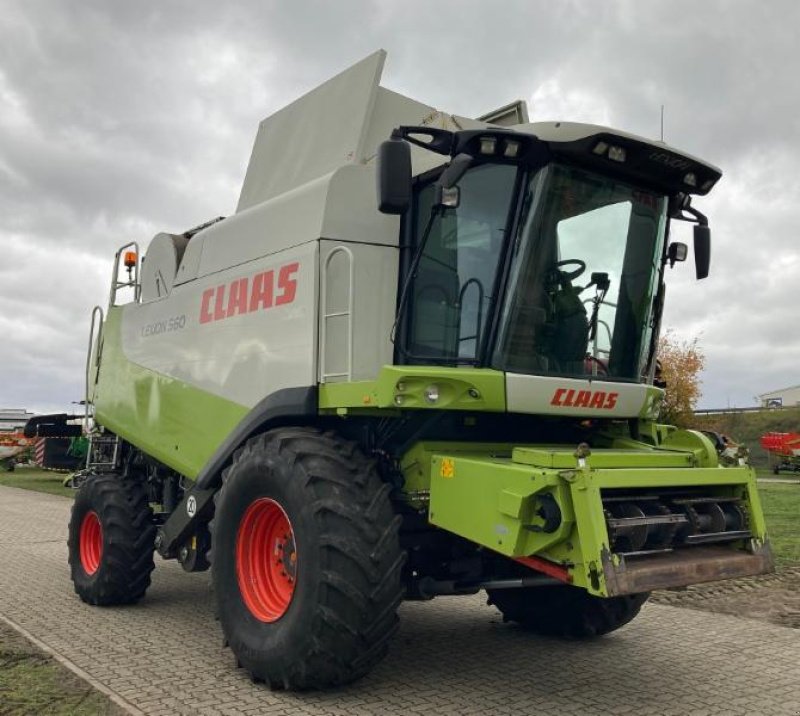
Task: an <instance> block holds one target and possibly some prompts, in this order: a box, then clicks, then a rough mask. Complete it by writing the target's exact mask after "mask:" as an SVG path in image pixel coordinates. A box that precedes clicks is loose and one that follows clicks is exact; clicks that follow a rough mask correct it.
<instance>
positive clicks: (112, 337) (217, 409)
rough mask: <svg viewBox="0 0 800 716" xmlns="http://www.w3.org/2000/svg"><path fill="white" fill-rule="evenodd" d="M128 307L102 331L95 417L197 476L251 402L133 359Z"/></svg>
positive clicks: (116, 312)
mask: <svg viewBox="0 0 800 716" xmlns="http://www.w3.org/2000/svg"><path fill="white" fill-rule="evenodd" d="M123 310H124V309H123V308H112V309H111V310H110V311H109V314H108V317H107V318H106V322H105V327H104V332H103V349H102V351H103V352H102V362H101V364H100V373H99V379H98V383H97V387H96V389H95V420H96V421H97V422H98V423H99V424H100V425H103V426H104V427H106V428H108V429H109V430H112V431H113V432H115V433H117V434H118V435H120V436H122V437H123V438H125V439H126V440H128V441H129V442H131V443H133V444H134V445H136V446H137V447H139V448H141V449H142V450H144V451H145V452H146V453H148V454H149V455H152V456H153V457H155V458H156V459H158V460H160V461H161V462H163V463H164V464H166V465H169V466H170V467H172V468H173V469H175V470H177V471H178V472H180V473H181V474H183V475H186V476H188V477H191V478H194V477H195V476H196V475H197V473H198V472H199V471H200V469H201V468H202V466H203V465H204V464H205V463H206V462H207V461H208V459H209V458H210V457H211V455H212V454H213V453H214V451H215V450H216V448H217V447H218V446H219V445H220V444H221V443H222V441H223V440H224V439H225V437H226V436H227V435H228V434H229V433H230V432H231V431H232V430H233V429H234V428H235V427H236V425H237V424H238V423H239V422H240V421H241V420H242V418H243V417H244V416H245V415H246V413H247V408H246V407H245V406H243V405H238V404H236V403H234V402H232V401H229V400H225V399H224V398H220V397H218V396H215V395H213V394H211V393H208V392H206V391H204V390H200V389H198V388H195V387H192V386H191V385H187V384H186V383H183V382H181V381H178V380H175V379H174V378H171V377H169V376H166V375H162V374H159V373H157V372H156V371H153V370H149V369H147V368H143V367H141V366H139V365H136V364H135V363H132V362H130V361H129V360H128V359H127V358H126V357H125V355H124V353H123V350H122V337H121V324H122V314H123Z"/></svg>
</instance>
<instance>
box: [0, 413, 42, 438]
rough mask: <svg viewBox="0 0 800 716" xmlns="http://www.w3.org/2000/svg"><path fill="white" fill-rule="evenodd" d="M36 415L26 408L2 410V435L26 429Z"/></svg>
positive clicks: (0, 420) (0, 430) (0, 428)
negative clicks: (26, 424)
mask: <svg viewBox="0 0 800 716" xmlns="http://www.w3.org/2000/svg"><path fill="white" fill-rule="evenodd" d="M34 415H35V413H29V412H28V411H27V410H25V409H24V408H0V433H14V432H17V431H19V430H22V428H24V427H25V423H27V422H28V420H29V419H30V418H32V417H33V416H34Z"/></svg>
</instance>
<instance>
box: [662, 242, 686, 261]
mask: <svg viewBox="0 0 800 716" xmlns="http://www.w3.org/2000/svg"><path fill="white" fill-rule="evenodd" d="M688 254H689V247H688V246H687V245H686V244H682V243H681V242H680V241H674V242H673V243H671V244H670V245H669V248H668V249H667V261H669V267H670V268H672V267H673V266H674V265H675V262H676V261H686V256H687V255H688Z"/></svg>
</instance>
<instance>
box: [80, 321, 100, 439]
mask: <svg viewBox="0 0 800 716" xmlns="http://www.w3.org/2000/svg"><path fill="white" fill-rule="evenodd" d="M98 313H99V315H100V323H99V327H98V329H97V341H96V342H95V341H94V329H95V325H97V323H96V321H97V316H98ZM104 318H105V316H104V313H103V309H102V308H101V307H100V306H95V307H94V308H93V309H92V322H91V325H90V327H89V349H88V350H87V351H86V376H85V378H86V383H85V389H84V394H83V406H84V415H83V429H84V431H85V432H87V433H88V432H89V405H90V403H89V382H90V379H89V370H90V368H91V367H92V352H94V354H95V358H94V368H95V378H96V377H97V369H98V368H99V367H100V348H101V346H102V341H101V338H102V336H103V320H104ZM95 346H97V350H96V351H93V348H94V347H95Z"/></svg>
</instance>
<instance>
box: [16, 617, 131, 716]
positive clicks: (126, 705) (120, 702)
mask: <svg viewBox="0 0 800 716" xmlns="http://www.w3.org/2000/svg"><path fill="white" fill-rule="evenodd" d="M0 621H2V622H3V623H4V624H7V625H8V626H10V627H11V628H12V629H13V630H14V631H16V632H17V633H18V634H20V635H21V636H23V637H25V638H26V639H27V640H28V641H29V642H31V643H32V644H33V645H34V646H36V647H37V648H38V649H40V650H41V651H43V652H44V653H45V654H47V655H48V656H50V657H52V658H53V659H55V660H56V661H57V662H58V663H59V664H61V666H63V667H65V668H67V669H69V670H70V671H71V672H72V673H73V674H75V675H76V676H78V677H79V678H81V679H83V680H84V681H85V682H87V683H88V684H89V685H90V686H91V687H92V688H94V689H95V690H97V691H99V692H100V693H102V694H104V695H105V696H107V697H108V698H109V699H110V700H111V701H113V702H114V703H115V704H116V705H117V706H119V707H120V708H121V709H123V710H124V711H126V712H127V713H129V714H131V716H146V714H145V712H144V711H142V710H141V709H138V708H136V707H135V706H134V705H133V704H132V703H130V702H129V701H126V700H125V699H124V698H122V696H120V695H119V694H118V693H116V692H114V691H112V690H111V689H109V688H108V687H107V686H106V685H105V684H102V683H101V682H99V681H98V680H97V679H95V678H94V677H93V676H91V675H90V674H88V673H87V672H86V671H84V670H83V669H81V667H80V666H78V665H77V664H74V663H73V662H71V661H70V660H69V659H67V658H66V657H64V656H61V654H59V653H58V652H56V651H54V650H53V649H52V648H50V647H49V646H47V644H45V643H44V642H43V641H41V640H40V639H37V638H36V637H35V636H34V635H33V634H31V633H30V632H29V631H28V630H27V629H25V628H24V627H22V626H20V625H19V624H17V623H16V622H15V621H14V620H13V619H9V618H8V617H6V616H3V615H2V614H0Z"/></svg>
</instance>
